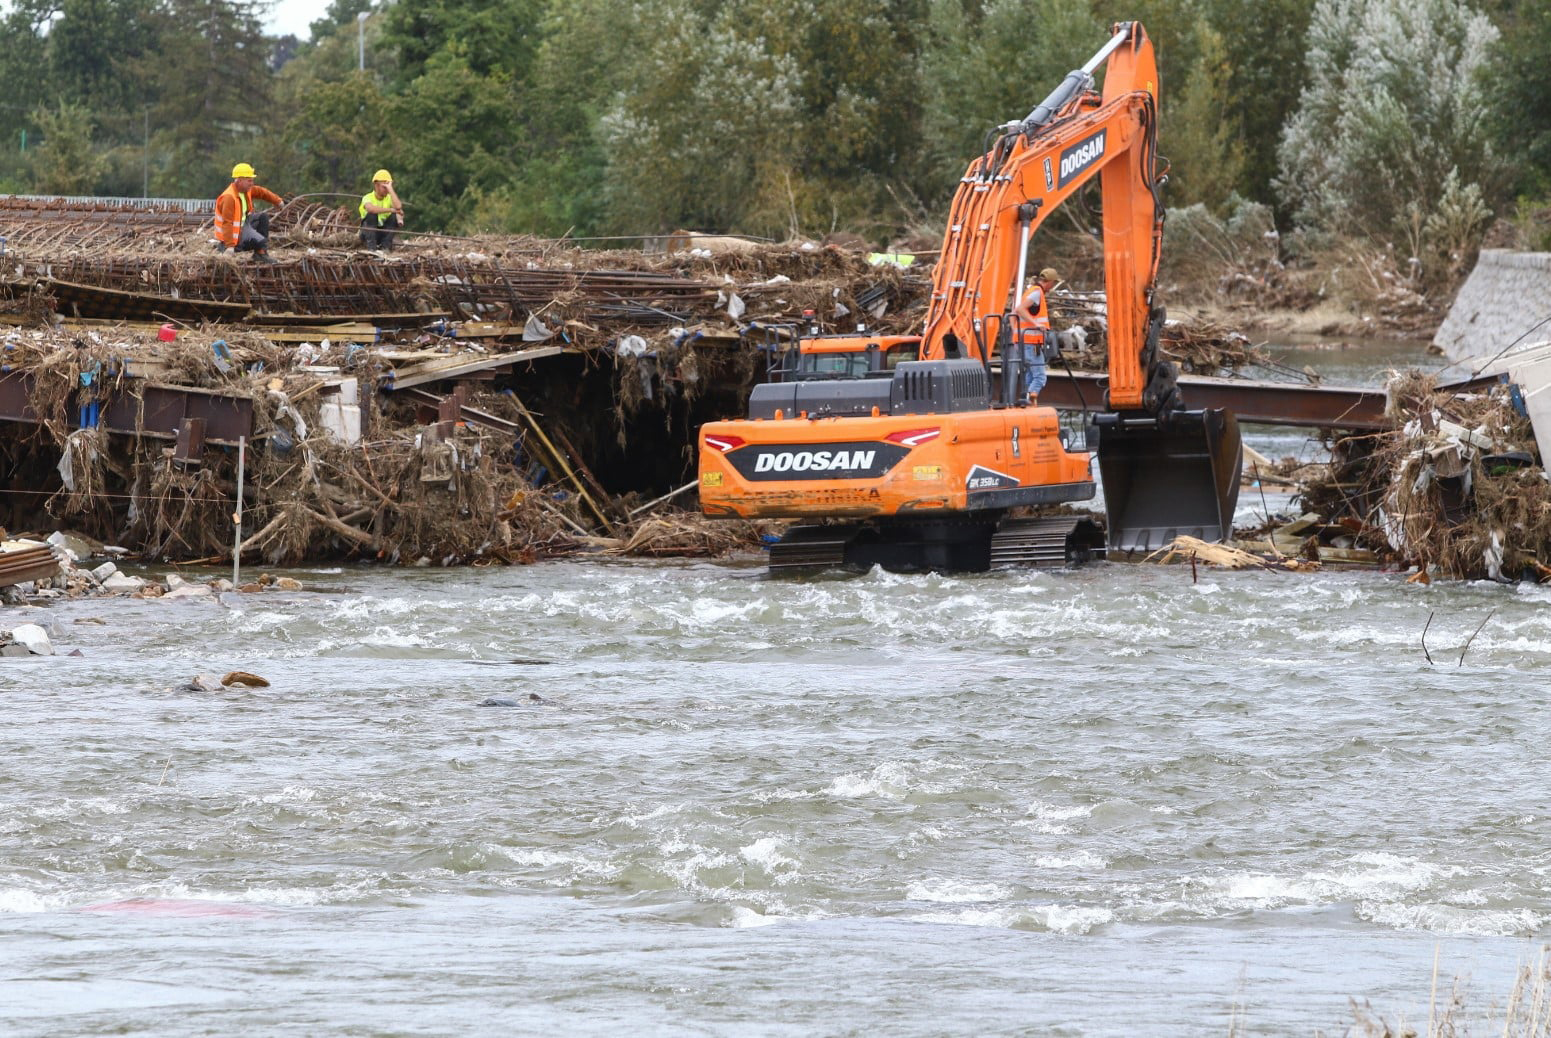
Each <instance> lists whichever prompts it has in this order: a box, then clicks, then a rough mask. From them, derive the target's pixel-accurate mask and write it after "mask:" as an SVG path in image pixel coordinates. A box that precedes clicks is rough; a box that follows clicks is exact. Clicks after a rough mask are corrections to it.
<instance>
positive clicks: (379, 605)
mask: <svg viewBox="0 0 1551 1038" xmlns="http://www.w3.org/2000/svg"><path fill="white" fill-rule="evenodd" d="M446 608H447V603H446V602H444V601H437V600H434V599H431V598H429V597H427V598H420V597H415V598H405V597H402V596H397V595H395V596H390V597H386V598H374V597H369V596H363V597H361V598H354V599H348V600H346V601H343V602H340V603H339V604H338V605H336V606H335V607H334V616H335V618H337V619H343V620H370V619H373V618H375V617H379V616H408V615H409V614H411V613H422V612H423V613H425V614H426V615H428V616H434V615H437V614H440V613H441V612H443V611H444V610H445V609H446Z"/></svg>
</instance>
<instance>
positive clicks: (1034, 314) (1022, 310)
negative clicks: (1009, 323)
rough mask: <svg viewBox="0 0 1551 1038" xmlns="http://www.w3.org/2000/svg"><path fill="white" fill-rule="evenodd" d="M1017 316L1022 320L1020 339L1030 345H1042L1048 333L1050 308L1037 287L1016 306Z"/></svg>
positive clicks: (1030, 290)
mask: <svg viewBox="0 0 1551 1038" xmlns="http://www.w3.org/2000/svg"><path fill="white" fill-rule="evenodd" d="M1018 316H1019V317H1020V318H1022V326H1021V328H1020V329H1019V332H1020V338H1021V339H1022V340H1023V341H1024V342H1025V343H1029V344H1031V345H1043V344H1044V342H1045V335H1046V333H1047V332H1049V331H1050V307H1049V304H1048V301H1047V300H1046V299H1045V293H1044V292H1043V291H1042V290H1041V289H1040V287H1039V286H1038V285H1035V286H1034V287H1033V288H1031V289H1029V291H1028V294H1026V295H1025V296H1024V297H1023V302H1022V303H1020V304H1018Z"/></svg>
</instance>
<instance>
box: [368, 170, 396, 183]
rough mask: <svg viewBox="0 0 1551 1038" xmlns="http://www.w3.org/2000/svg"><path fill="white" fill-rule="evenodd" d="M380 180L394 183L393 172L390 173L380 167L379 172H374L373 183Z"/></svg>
mask: <svg viewBox="0 0 1551 1038" xmlns="http://www.w3.org/2000/svg"><path fill="white" fill-rule="evenodd" d="M379 180H383V181H387V182H388V183H389V184H391V183H393V174H392V173H389V172H388V171H387V170H385V169H379V170H378V171H377V172H375V173H373V174H372V183H374V184H375V183H377V181H379Z"/></svg>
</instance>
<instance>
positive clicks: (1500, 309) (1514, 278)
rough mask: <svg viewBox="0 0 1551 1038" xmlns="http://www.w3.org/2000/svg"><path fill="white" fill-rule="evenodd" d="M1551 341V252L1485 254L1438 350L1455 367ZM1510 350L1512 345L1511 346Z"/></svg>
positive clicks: (1446, 323) (1441, 329)
mask: <svg viewBox="0 0 1551 1038" xmlns="http://www.w3.org/2000/svg"><path fill="white" fill-rule="evenodd" d="M1547 340H1551V252H1510V251H1509V250H1507V249H1484V250H1482V252H1481V258H1480V259H1479V260H1477V261H1476V269H1475V270H1473V271H1471V272H1470V277H1469V278H1467V279H1466V281H1465V285H1464V287H1463V288H1461V289H1460V290H1459V296H1458V298H1456V299H1455V300H1454V306H1453V308H1451V309H1450V310H1449V315H1448V316H1447V317H1445V318H1444V319H1443V324H1441V325H1439V326H1438V333H1437V334H1436V335H1434V336H1433V345H1434V346H1437V347H1438V348H1439V349H1441V350H1443V353H1444V356H1446V357H1448V358H1449V359H1450V360H1452V361H1461V360H1465V359H1466V358H1472V357H1473V358H1488V357H1493V356H1495V355H1497V354H1498V353H1501V352H1503V351H1504V350H1506V351H1507V353H1508V354H1513V353H1517V352H1519V351H1520V350H1523V349H1527V348H1529V347H1531V346H1534V345H1538V344H1540V343H1544V342H1546V341H1547ZM1510 344H1512V345H1511V346H1510Z"/></svg>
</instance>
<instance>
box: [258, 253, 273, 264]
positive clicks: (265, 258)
mask: <svg viewBox="0 0 1551 1038" xmlns="http://www.w3.org/2000/svg"><path fill="white" fill-rule="evenodd" d="M253 262H254V263H273V262H274V260H272V259H270V258H269V253H267V252H255V253H254V254H253Z"/></svg>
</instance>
